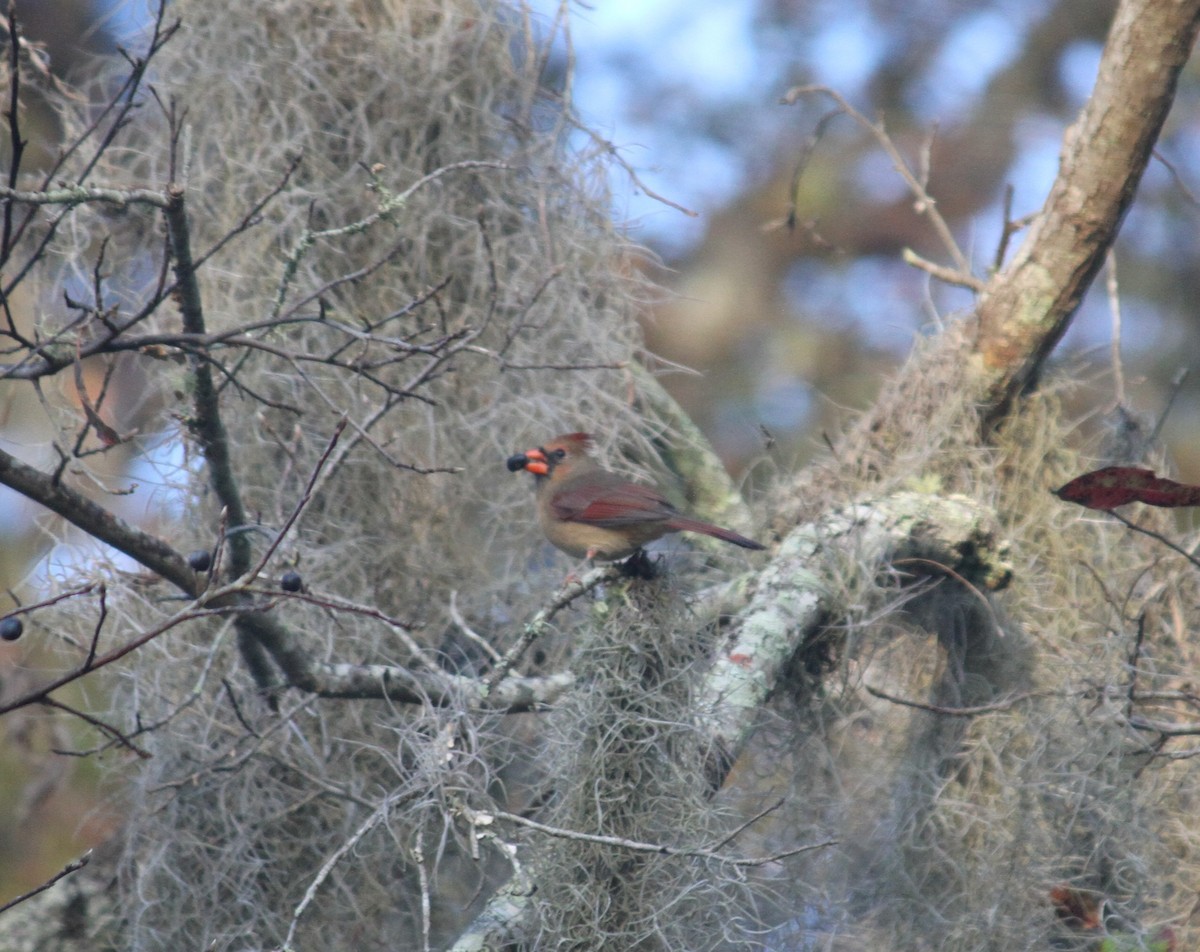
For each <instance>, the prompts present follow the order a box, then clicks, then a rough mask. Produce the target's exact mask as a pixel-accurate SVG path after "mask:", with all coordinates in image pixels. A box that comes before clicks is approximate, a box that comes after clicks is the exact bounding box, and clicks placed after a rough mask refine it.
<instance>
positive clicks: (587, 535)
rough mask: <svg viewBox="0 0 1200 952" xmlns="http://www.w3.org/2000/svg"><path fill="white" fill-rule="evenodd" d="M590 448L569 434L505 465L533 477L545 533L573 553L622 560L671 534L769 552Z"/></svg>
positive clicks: (584, 437) (585, 438) (583, 438)
mask: <svg viewBox="0 0 1200 952" xmlns="http://www.w3.org/2000/svg"><path fill="white" fill-rule="evenodd" d="M591 445H592V437H591V436H590V435H589V434H587V433H565V434H563V435H562V436H556V437H555V438H554V439H552V440H550V441H549V442H548V443H546V444H545V445H543V446H539V447H537V448H536V449H531V450H526V451H525V452H524V453H518V454H516V455H515V456H510V457H509V458H508V461H507V464H506V465H507V466H508V471H509V472H510V473H517V472H520V471H521V470H525V471H526V472H529V473H532V474H533V477H534V488H535V491H536V495H537V509H538V521H539V522H540V523H541V526H542V531H543V532H544V533H545V534H546V538H547V539H548V540H549V541H550V542H551V543H552V544H554V545H555V546H557V547H558V548H560V549H562V551H564V552H566V553H567V554H568V555H572V556H574V557H576V558H584V557H586V558H587V559H589V560H599V561H605V562H618V561H620V560H622V559H625V558H628V557H629V556H631V555H633V554H634V553H636V552H637V551H638V550H640V549H641V547H642V546H644V545H645V544H646V543H648V542H652V541H654V540H655V539H657V538H659V537H660V536H663V535H666V534H667V533H668V532H700V533H703V534H704V535H708V536H712V537H713V538H714V539H721V540H722V541H723V542H730V543H732V544H733V545H740V546H741V547H742V548H744V549H763V548H766V547H765V546H764V545H762V544H761V543H759V542H755V541H754V540H753V539H747V538H746V537H745V536H743V535H739V534H738V533H736V532H734V531H733V530H732V529H723V528H721V527H720V526H715V525H713V524H712V523H710V522H704V521H702V520H700V519H693V518H692V517H691V516H687V515H684V514H683V513H681V512H680V511H679V510H678V509H676V508H675V507H674V506H673V505H671V503H670V502H668V501H667V499H666V497H664V496H663V494H662V493H660V492H659V491H658V490H657V489H655V488H654V487H653V486H644V485H642V484H641V483H634V482H630V481H629V480H628V479H625V478H624V477H623V476H618V475H617V474H616V473H612V472H609V471H608V470H606V469H604V468H603V467H601V465H600V464H599V463H598V462H597V461H596V458H595V457H594V456H592V455H591V452H590V450H591Z"/></svg>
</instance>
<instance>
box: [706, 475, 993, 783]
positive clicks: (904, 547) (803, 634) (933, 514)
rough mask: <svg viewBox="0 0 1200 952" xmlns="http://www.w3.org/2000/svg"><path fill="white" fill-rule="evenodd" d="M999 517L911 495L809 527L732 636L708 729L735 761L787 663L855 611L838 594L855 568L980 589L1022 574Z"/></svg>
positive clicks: (781, 555) (795, 537) (781, 556)
mask: <svg viewBox="0 0 1200 952" xmlns="http://www.w3.org/2000/svg"><path fill="white" fill-rule="evenodd" d="M998 531H999V530H998V527H997V524H996V521H995V517H994V516H993V515H992V514H991V513H990V512H989V511H987V510H985V509H982V508H981V507H979V506H978V505H977V504H976V503H974V502H973V501H972V500H970V499H967V498H966V497H964V496H933V495H926V494H922V493H915V492H901V493H897V494H895V495H892V496H888V497H885V498H883V499H878V500H872V501H870V502H864V503H860V504H858V505H854V506H850V507H847V508H845V509H841V510H838V511H836V512H834V513H832V514H831V515H830V516H829V517H828V518H826V519H825V520H824V521H822V522H820V523H817V524H814V525H807V526H802V527H801V528H799V529H797V530H796V531H795V532H793V533H792V534H791V535H790V536H789V537H788V538H787V539H785V540H784V542H783V544H782V545H781V546H780V548H779V551H778V552H777V553H776V554H775V557H774V559H773V560H772V562H771V564H770V565H769V566H767V568H766V569H764V570H763V571H762V572H761V573H759V576H758V580H757V585H756V589H755V593H754V596H753V599H752V600H751V602H750V604H749V605H748V606H747V608H746V610H745V611H744V612H743V613H742V614H741V616H740V620H739V621H738V623H737V624H736V625H734V626H733V628H732V629H731V630H730V632H729V634H728V636H727V638H726V640H725V643H724V644H723V645H722V646H721V648H720V650H719V652H718V653H717V656H716V659H715V662H714V664H713V667H712V669H711V670H710V672H709V674H708V677H707V679H706V681H705V684H704V686H703V688H702V689H701V696H702V697H703V698H704V699H705V700H704V702H703V709H704V710H705V712H706V714H705V721H706V727H707V729H708V730H709V731H710V732H711V734H712V735H713V738H714V740H715V741H716V742H717V746H718V747H719V748H720V749H722V750H724V751H725V752H727V753H728V754H730V755H731V757H730V761H729V762H732V759H733V758H735V757H736V755H737V752H738V751H739V750H740V749H741V747H742V745H743V744H744V743H745V741H746V738H747V737H748V735H749V733H750V730H751V728H752V727H753V725H754V723H755V718H756V715H757V712H758V711H759V709H760V707H761V705H762V703H763V702H764V701H765V700H766V698H767V696H768V695H769V694H770V693H771V692H772V691H773V690H774V688H775V686H776V684H777V682H778V680H779V678H780V676H781V674H782V672H783V671H784V669H785V666H786V665H787V662H788V661H789V660H790V659H791V658H792V657H793V656H794V655H795V654H796V652H797V651H798V650H800V649H801V648H802V647H803V645H804V644H805V642H806V640H807V639H808V638H810V637H811V636H813V635H814V634H816V633H817V632H818V631H819V630H820V629H821V628H823V627H824V626H826V625H827V624H828V623H829V621H830V620H831V619H839V618H844V617H846V616H847V615H849V614H851V612H852V610H853V608H854V606H852V605H848V604H839V600H838V597H837V595H836V594H835V593H837V592H839V591H844V590H846V584H845V583H846V580H845V579H841V578H837V577H834V575H833V573H838V572H842V571H846V570H847V567H849V569H848V570H849V571H852V572H855V573H858V574H860V575H861V576H862V577H865V578H868V579H871V578H874V577H875V576H876V575H877V574H878V573H879V572H881V571H883V570H885V569H886V568H888V566H889V565H891V566H895V565H897V564H898V563H902V562H905V561H910V562H913V563H927V564H929V565H930V566H932V565H937V566H940V567H942V569H943V570H948V571H950V572H952V573H954V574H955V575H957V576H959V577H961V578H963V579H964V580H965V581H966V582H968V583H969V584H972V585H975V586H978V587H979V588H984V589H989V590H996V589H999V588H1002V587H1003V586H1004V585H1005V584H1007V582H1008V580H1009V578H1010V576H1011V574H1012V572H1011V568H1010V567H1009V566H1008V564H1007V562H1006V557H1007V551H1006V550H1007V546H1006V544H1005V542H1004V541H1003V540H1002V539H1001V538H1000V537H999V534H998Z"/></svg>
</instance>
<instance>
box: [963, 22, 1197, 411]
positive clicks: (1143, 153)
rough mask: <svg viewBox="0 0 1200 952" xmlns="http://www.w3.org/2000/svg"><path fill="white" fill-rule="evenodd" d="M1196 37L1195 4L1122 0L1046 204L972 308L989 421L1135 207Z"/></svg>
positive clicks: (1028, 372)
mask: <svg viewBox="0 0 1200 952" xmlns="http://www.w3.org/2000/svg"><path fill="white" fill-rule="evenodd" d="M1198 29H1200V0H1181V2H1175V3H1162V2H1161V0H1123V2H1122V3H1121V4H1120V6H1119V7H1118V9H1117V14H1116V18H1115V19H1114V21H1113V25H1112V29H1111V31H1110V33H1109V37H1108V42H1107V43H1106V44H1105V47H1104V54H1103V56H1102V58H1101V61H1100V71H1099V75H1098V77H1097V80H1096V85H1095V89H1094V90H1093V92H1092V95H1091V97H1090V98H1089V100H1088V103H1087V105H1086V106H1085V107H1084V110H1083V112H1082V114H1081V115H1080V117H1079V119H1078V121H1077V122H1076V123H1075V125H1073V126H1072V127H1071V128H1070V129H1068V130H1067V133H1066V136H1065V137H1064V140H1063V149H1062V158H1061V163H1060V170H1059V175H1058V178H1057V180H1056V181H1055V183H1054V186H1053V187H1052V188H1051V190H1050V195H1049V196H1048V197H1047V199H1046V203H1045V206H1044V207H1043V209H1042V213H1041V215H1039V216H1038V217H1037V218H1036V219H1035V220H1034V222H1033V225H1032V227H1031V228H1030V230H1029V234H1028V235H1027V236H1026V238H1025V241H1024V243H1023V244H1022V245H1021V247H1020V249H1019V250H1018V251H1017V253H1016V255H1015V256H1014V257H1013V260H1012V262H1011V263H1010V264H1009V266H1008V267H1007V268H1005V269H1004V270H1003V271H1002V272H1000V273H999V274H998V275H996V276H995V277H994V278H993V279H992V281H991V282H990V283H989V284H988V286H987V289H986V290H985V292H984V294H983V297H982V299H981V301H980V303H979V308H978V314H979V339H978V341H977V351H978V356H979V361H980V364H981V368H982V372H983V374H984V379H983V381H982V390H983V393H984V406H985V408H986V409H985V420H986V422H987V423H989V424H992V423H995V422H996V421H997V420H998V419H999V418H1000V417H1002V416H1003V415H1004V413H1005V411H1006V410H1007V408H1008V406H1009V404H1010V403H1011V402H1012V400H1013V398H1014V397H1015V396H1016V395H1017V394H1019V393H1020V392H1021V390H1022V389H1023V388H1024V387H1025V386H1026V385H1027V383H1028V382H1029V381H1030V380H1032V379H1034V378H1035V377H1036V375H1037V372H1038V369H1039V368H1040V367H1041V365H1042V363H1043V361H1044V360H1045V359H1046V357H1047V356H1049V354H1050V353H1051V351H1052V350H1053V349H1054V347H1055V345H1057V343H1058V342H1059V340H1060V339H1061V338H1062V336H1063V334H1064V333H1065V332H1066V329H1067V327H1068V325H1069V324H1070V321H1071V317H1072V316H1073V315H1074V313H1075V310H1076V308H1078V306H1079V302H1080V301H1081V300H1082V298H1083V295H1084V293H1085V292H1086V291H1087V289H1088V286H1089V285H1090V284H1091V282H1092V279H1093V278H1094V277H1095V276H1096V273H1097V272H1098V271H1099V269H1100V266H1101V265H1102V264H1103V263H1104V257H1105V254H1106V253H1107V251H1108V249H1109V247H1110V246H1111V245H1112V243H1113V241H1114V239H1115V237H1116V234H1117V230H1118V229H1119V228H1120V225H1121V220H1122V219H1123V218H1124V216H1125V213H1126V212H1127V211H1128V210H1129V206H1130V204H1131V203H1132V202H1133V197H1134V193H1135V192H1136V191H1137V187H1138V183H1139V182H1140V181H1141V177H1142V173H1143V171H1144V170H1145V168H1146V163H1147V162H1148V161H1149V159H1150V154H1151V150H1152V149H1153V147H1154V143H1155V142H1156V141H1157V139H1158V136H1159V133H1160V132H1161V130H1162V126H1163V122H1164V121H1165V120H1166V117H1167V113H1168V111H1169V110H1170V108H1171V103H1172V100H1173V99H1174V95H1175V86H1176V83H1177V81H1178V79H1179V74H1180V72H1181V70H1182V69H1183V66H1184V64H1185V63H1186V62H1187V60H1188V57H1189V56H1190V55H1191V52H1192V47H1193V46H1194V44H1195V41H1196V34H1197V30H1198Z"/></svg>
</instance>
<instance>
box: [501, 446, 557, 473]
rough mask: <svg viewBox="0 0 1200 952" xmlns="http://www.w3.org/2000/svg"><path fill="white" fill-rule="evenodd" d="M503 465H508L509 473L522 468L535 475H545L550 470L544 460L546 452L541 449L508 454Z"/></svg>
mask: <svg viewBox="0 0 1200 952" xmlns="http://www.w3.org/2000/svg"><path fill="white" fill-rule="evenodd" d="M505 465H506V466H508V471H509V472H510V473H515V472H517V471H518V470H521V469H524V470H527V471H528V472H531V473H533V474H534V475H535V476H545V475H546V474H548V473H549V472H550V464H549V463H548V462H546V454H545V453H543V452H542V451H541V450H526V451H525V452H524V453H518V454H517V455H516V456H510V457H509V458H508V462H507V463H506V464H505Z"/></svg>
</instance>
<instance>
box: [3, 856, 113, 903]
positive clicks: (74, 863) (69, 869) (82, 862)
mask: <svg viewBox="0 0 1200 952" xmlns="http://www.w3.org/2000/svg"><path fill="white" fill-rule="evenodd" d="M91 858H92V851H91V850H88V851H87V852H86V853H84V854H83V855H82V856H81V857H79V859H73V860H71V862H69V863H67V865H66V866H64V867H63V868H62V869H60V870H59V871H58V872H57V873H55V874H54V875H53V876H51V877H50V878H49V879H47V880H46V881H45V882H44V883H42V884H41V885H40V886H36V887H34V888H33V889H31V890H29V892H27V893H22V894H21V895H19V896H17V898H16V899H10V900H9V901H8V902H6V903H5V904H4V905H3V906H0V912H4V911H6V910H8V909H11V908H12V907H13V906H15V905H17V904H18V903H22V902H24V901H25V900H26V899H32V898H33V897H34V896H36V895H37V894H38V893H40V892H45V891H46V890H47V889H49V888H50V887H51V886H53V885H54V884H55V883H56V882H58V881H59V880H60V879H62V878H63V877H64V876H70V875H71V873H74V872H77V871H78V870H81V869H83V867H85V866H86V865H87V864H88V861H89V860H90V859H91Z"/></svg>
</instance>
